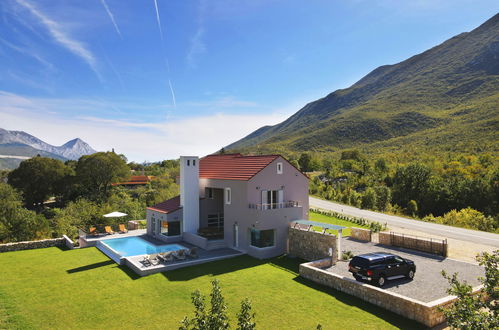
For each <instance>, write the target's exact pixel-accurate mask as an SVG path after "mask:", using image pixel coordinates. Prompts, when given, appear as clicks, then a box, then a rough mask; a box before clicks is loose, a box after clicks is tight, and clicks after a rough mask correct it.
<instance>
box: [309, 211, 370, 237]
mask: <svg viewBox="0 0 499 330" xmlns="http://www.w3.org/2000/svg"><path fill="white" fill-rule="evenodd" d="M309 219H310V220H312V221H318V222H325V223H330V224H333V225H338V226H343V227H348V228H346V229H343V231H342V234H343V236H350V228H351V227H356V228H369V227H367V226H361V225H358V224H356V223H353V222H350V221H345V220H341V219H338V218H335V217H330V216H328V215H324V214H320V213H315V212H312V211H310V212H309ZM330 231H331V232H332V233H333V234H337V231H336V230H330Z"/></svg>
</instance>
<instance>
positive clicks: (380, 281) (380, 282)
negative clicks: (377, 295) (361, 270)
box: [376, 275, 386, 287]
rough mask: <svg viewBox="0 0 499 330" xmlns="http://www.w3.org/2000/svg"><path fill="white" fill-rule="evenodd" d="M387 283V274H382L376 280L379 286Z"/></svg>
mask: <svg viewBox="0 0 499 330" xmlns="http://www.w3.org/2000/svg"><path fill="white" fill-rule="evenodd" d="M385 283H386V279H385V276H383V275H381V276H380V277H378V279H377V280H376V284H377V285H378V286H379V287H382V286H384V285H385Z"/></svg>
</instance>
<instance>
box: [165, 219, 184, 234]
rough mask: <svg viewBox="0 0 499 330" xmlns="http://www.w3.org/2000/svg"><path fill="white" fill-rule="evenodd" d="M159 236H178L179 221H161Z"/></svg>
mask: <svg viewBox="0 0 499 330" xmlns="http://www.w3.org/2000/svg"><path fill="white" fill-rule="evenodd" d="M161 234H162V235H165V236H178V235H180V221H166V220H163V221H161Z"/></svg>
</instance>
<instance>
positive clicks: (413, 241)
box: [379, 232, 448, 257]
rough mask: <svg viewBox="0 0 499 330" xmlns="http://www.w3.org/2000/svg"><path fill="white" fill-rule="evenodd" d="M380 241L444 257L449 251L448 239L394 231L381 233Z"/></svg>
mask: <svg viewBox="0 0 499 330" xmlns="http://www.w3.org/2000/svg"><path fill="white" fill-rule="evenodd" d="M379 243H380V244H384V245H392V246H399V247H403V248H406V249H411V250H417V251H423V252H427V253H431V254H436V255H440V256H444V257H447V251H448V244H447V240H441V239H432V238H425V237H417V236H411V235H404V234H399V233H393V232H381V233H379Z"/></svg>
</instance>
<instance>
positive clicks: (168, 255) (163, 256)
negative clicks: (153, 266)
mask: <svg viewBox="0 0 499 330" xmlns="http://www.w3.org/2000/svg"><path fill="white" fill-rule="evenodd" d="M158 259H159V261H161V262H163V263H167V262H170V261H173V252H171V251H169V252H163V253H160V254H159V255H158Z"/></svg>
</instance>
